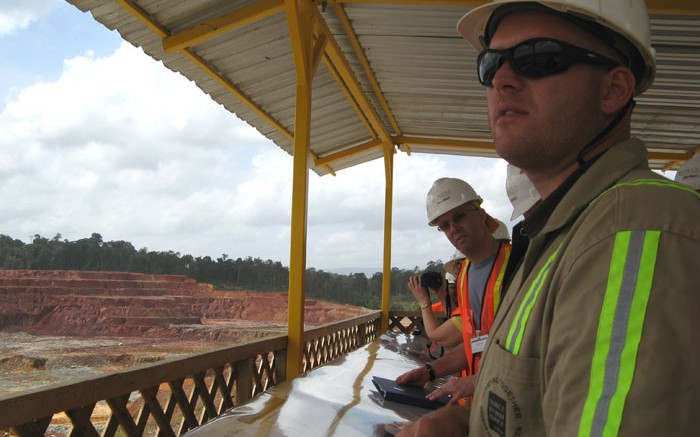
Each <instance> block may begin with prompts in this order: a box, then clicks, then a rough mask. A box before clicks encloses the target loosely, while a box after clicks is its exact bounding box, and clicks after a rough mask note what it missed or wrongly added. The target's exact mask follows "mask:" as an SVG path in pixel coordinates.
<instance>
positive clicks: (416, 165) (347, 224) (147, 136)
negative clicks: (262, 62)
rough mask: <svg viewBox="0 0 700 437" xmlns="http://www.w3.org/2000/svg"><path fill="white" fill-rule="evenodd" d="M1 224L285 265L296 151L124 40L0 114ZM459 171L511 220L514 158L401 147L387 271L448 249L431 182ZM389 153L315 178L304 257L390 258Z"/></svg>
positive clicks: (19, 97) (356, 263)
mask: <svg viewBox="0 0 700 437" xmlns="http://www.w3.org/2000/svg"><path fill="white" fill-rule="evenodd" d="M0 131H2V132H3V135H2V136H1V137H0V196H2V198H3V202H2V203H0V226H1V228H0V233H3V234H6V235H10V236H12V237H14V238H20V239H23V240H25V241H27V240H28V238H29V236H32V235H34V234H40V235H42V236H45V237H47V238H51V237H53V236H54V235H55V234H57V233H60V234H61V235H62V236H63V238H67V239H69V240H74V239H79V238H86V237H88V236H89V235H90V234H91V233H93V232H98V233H100V234H101V235H102V236H103V239H104V240H105V241H109V240H127V241H131V242H132V243H133V244H134V246H136V247H137V248H141V247H147V248H148V249H149V250H173V251H175V252H180V253H181V254H188V253H189V254H192V255H194V256H206V255H208V256H211V257H213V258H216V257H218V256H220V255H221V254H223V253H226V254H227V255H229V256H230V257H232V258H238V257H246V256H253V257H260V258H263V259H272V260H275V261H281V262H282V263H283V264H285V265H288V264H289V244H290V243H289V240H290V217H291V211H290V209H291V192H292V159H291V157H290V156H289V155H287V154H286V153H285V152H283V151H282V150H281V149H279V148H277V147H276V146H275V145H274V144H272V143H271V142H270V141H268V140H267V139H265V138H263V137H262V136H261V135H259V134H258V133H257V132H256V131H255V130H254V129H252V128H251V127H249V126H248V125H246V124H245V123H243V122H242V121H240V120H238V119H237V118H236V117H235V116H233V115H232V114H230V113H229V112H227V111H226V110H225V109H223V108H222V107H221V106H220V105H218V104H216V103H214V102H213V101H212V100H211V99H210V98H209V97H208V96H206V95H204V94H203V93H202V92H201V90H199V89H198V88H197V87H196V86H194V85H193V84H192V83H190V82H189V81H187V80H186V79H185V78H183V77H182V76H180V75H177V74H174V73H172V72H171V71H169V70H167V69H166V68H165V67H163V66H162V65H161V64H160V63H157V62H155V61H153V60H152V59H151V58H149V57H147V56H146V55H144V54H143V53H142V52H141V50H139V49H135V48H133V47H132V46H131V45H129V44H126V43H124V44H122V45H121V46H120V47H119V48H118V50H117V51H116V52H115V53H113V54H112V55H110V56H107V57H96V56H94V55H93V54H91V53H89V52H88V53H85V54H84V55H82V56H78V57H74V58H72V59H68V60H66V61H65V63H64V70H63V74H62V75H61V76H60V78H59V79H57V80H56V81H53V82H41V83H35V84H33V85H32V86H30V87H27V88H25V89H24V90H22V91H21V92H19V93H17V94H16V95H14V97H12V98H10V100H9V101H8V103H7V104H6V106H5V107H4V108H3V109H2V111H1V112H0ZM442 176H454V177H461V178H464V179H465V180H467V181H468V182H469V183H471V184H472V185H473V186H474V188H475V189H476V190H477V192H479V193H480V194H481V195H482V196H483V197H484V198H485V199H486V202H485V206H486V208H487V210H488V211H489V212H491V214H492V215H494V216H496V217H498V218H501V219H507V218H508V216H509V215H510V210H509V209H508V208H507V198H506V197H505V188H504V179H505V163H502V162H500V161H497V160H493V159H475V158H464V157H447V156H438V155H421V154H414V155H412V156H407V155H406V154H404V153H399V154H398V155H396V158H395V180H394V191H393V193H394V213H393V217H392V219H393V230H392V243H393V249H392V266H394V267H400V268H413V267H414V266H418V267H420V268H423V267H425V264H426V263H427V262H428V261H429V260H434V259H437V258H440V259H442V260H447V259H449V258H450V256H451V255H452V253H453V251H454V250H453V248H452V247H451V246H450V244H449V242H447V240H446V238H445V237H444V236H443V235H442V234H440V233H439V232H436V231H435V229H434V228H430V227H428V226H427V224H426V217H425V203H424V202H425V194H426V193H427V190H428V189H429V188H430V186H431V184H432V182H433V180H434V179H436V178H438V177H442ZM384 191H385V185H384V165H383V162H382V161H381V160H376V161H373V162H369V163H366V164H363V165H360V166H357V167H354V168H350V169H346V170H342V171H340V172H338V174H337V176H335V177H333V176H324V177H322V178H320V177H318V176H316V175H315V174H314V173H310V175H309V202H308V205H309V212H308V217H307V219H308V220H307V221H308V224H309V229H308V244H307V252H308V254H307V265H308V266H309V267H316V268H322V269H332V268H338V267H381V265H382V255H383V230H384Z"/></svg>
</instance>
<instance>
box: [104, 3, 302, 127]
mask: <svg viewBox="0 0 700 437" xmlns="http://www.w3.org/2000/svg"><path fill="white" fill-rule="evenodd" d="M115 1H116V2H117V3H118V4H119V5H120V6H121V7H123V8H124V9H125V10H126V11H127V12H129V13H130V14H132V15H133V16H134V17H136V19H138V20H139V21H141V22H142V23H143V24H145V25H146V27H148V28H149V29H151V30H152V31H153V32H155V33H156V34H157V35H158V36H160V37H161V38H166V37H168V32H167V31H166V30H165V29H163V28H162V27H160V26H159V25H158V24H156V23H155V22H154V21H153V20H151V18H150V17H149V16H148V15H147V14H146V13H145V12H144V11H143V9H141V8H140V7H138V6H136V5H135V4H134V3H132V2H131V1H130V0H115ZM180 52H181V53H182V54H183V55H184V56H185V57H186V58H188V59H189V60H190V61H192V63H194V64H195V65H196V66H198V67H199V68H201V69H202V70H203V71H204V72H206V73H207V74H208V75H209V76H211V77H212V78H213V79H214V80H216V81H217V82H219V83H220V84H221V85H222V86H223V87H224V88H225V89H226V90H228V91H229V92H230V93H231V94H233V95H234V96H236V97H237V98H238V99H239V100H240V101H241V102H243V103H244V104H245V105H246V106H248V107H249V108H250V109H251V110H252V111H253V112H255V113H256V114H258V115H259V116H260V117H261V118H262V119H263V120H265V121H267V122H268V123H270V124H271V125H272V126H273V127H274V128H275V129H277V130H278V131H280V133H282V134H283V135H284V136H285V137H287V138H289V139H290V140H294V135H293V134H292V133H291V132H289V130H287V129H286V128H285V127H284V126H282V125H281V124H280V123H279V122H278V121H277V120H275V119H274V118H272V116H270V114H268V113H267V112H265V111H264V110H263V109H262V108H261V107H260V106H258V105H257V104H255V102H253V101H252V100H251V99H250V98H249V97H248V96H247V95H245V94H244V93H243V92H242V91H241V90H239V89H238V88H237V87H236V86H235V85H234V84H232V83H231V82H230V81H228V80H227V79H226V78H225V77H223V76H221V75H220V74H218V73H217V72H215V71H214V70H213V69H212V68H211V67H209V65H207V63H206V62H204V60H202V58H200V57H199V56H197V55H195V54H194V53H192V52H191V51H190V50H188V49H185V48H183V49H180Z"/></svg>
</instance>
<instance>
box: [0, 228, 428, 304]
mask: <svg viewBox="0 0 700 437" xmlns="http://www.w3.org/2000/svg"><path fill="white" fill-rule="evenodd" d="M0 268H2V269H4V270H23V269H27V270H90V271H120V272H137V273H148V274H167V275H184V276H187V277H189V278H192V279H194V280H196V281H197V282H204V283H208V284H212V285H213V286H214V287H215V288H216V289H217V290H222V291H223V290H252V291H286V290H287V288H288V287H287V285H288V281H289V267H286V266H283V265H282V263H281V262H279V261H272V260H269V259H268V260H262V259H260V258H252V257H250V256H248V257H238V258H235V259H234V258H233V257H229V255H227V254H222V255H221V256H220V257H218V258H216V259H212V258H211V257H209V256H204V257H193V256H191V255H181V254H180V253H179V252H173V251H167V252H157V251H149V250H148V249H146V248H141V249H138V250H137V249H136V248H135V247H134V245H133V244H131V243H130V242H128V241H103V239H102V236H101V235H100V234H97V233H93V234H92V235H91V236H90V238H83V239H80V240H75V241H69V240H67V239H63V238H62V236H61V235H60V234H57V235H56V236H54V237H53V238H51V239H48V238H45V237H42V236H41V235H35V236H34V237H33V239H32V242H31V243H24V242H23V241H21V240H18V239H14V238H12V237H9V236H6V235H0ZM424 270H436V271H441V270H442V262H441V261H431V262H429V263H428V265H427V266H426V268H425V269H419V268H418V267H417V266H416V267H415V268H414V269H413V270H403V269H398V268H393V269H392V270H391V309H392V310H415V309H417V308H418V305H417V304H416V300H415V298H414V297H413V295H411V292H410V290H409V289H408V286H407V283H408V279H409V277H410V276H411V275H415V274H420V273H422V272H423V271H424ZM381 289H382V273H381V272H380V273H375V274H374V275H372V276H371V277H369V278H368V277H367V276H366V275H365V274H364V273H352V274H349V275H341V274H336V273H330V272H325V271H323V270H316V269H314V268H310V269H307V272H306V297H309V298H313V299H319V300H327V301H331V302H338V303H345V304H350V305H358V306H363V307H365V308H373V309H379V307H380V303H381Z"/></svg>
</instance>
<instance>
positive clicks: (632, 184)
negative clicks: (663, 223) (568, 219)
mask: <svg viewBox="0 0 700 437" xmlns="http://www.w3.org/2000/svg"><path fill="white" fill-rule="evenodd" d="M640 185H656V186H657V187H667V188H675V189H677V190H683V191H687V192H689V193H693V194H694V195H695V196H698V197H700V193H698V192H697V191H695V190H694V189H692V188H690V187H689V186H687V185H683V184H679V183H678V182H673V181H670V180H663V179H637V180H634V181H630V182H622V183H619V184H616V185H613V186H612V187H610V188H608V189H607V190H605V191H603V192H602V193H600V194H599V195H598V197H596V198H595V200H594V201H596V200H598V199H600V198H601V197H603V195H605V194H606V193H607V192H609V191H612V190H614V189H616V188H619V187H637V186H640Z"/></svg>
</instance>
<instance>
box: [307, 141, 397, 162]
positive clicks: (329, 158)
mask: <svg viewBox="0 0 700 437" xmlns="http://www.w3.org/2000/svg"><path fill="white" fill-rule="evenodd" d="M384 144H385V143H384V142H383V141H382V140H379V139H377V140H372V141H368V142H366V143H363V144H358V145H357V146H354V147H350V148H347V149H344V150H341V151H340V152H336V153H332V154H330V155H326V156H321V157H319V158H316V159H315V160H314V164H316V166H320V165H328V164H331V163H333V162H335V161H340V160H341V159H345V158H349V157H351V156H353V155H357V154H358V153H362V152H365V151H367V150H369V149H373V148H375V147H382V146H383V145H384Z"/></svg>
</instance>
